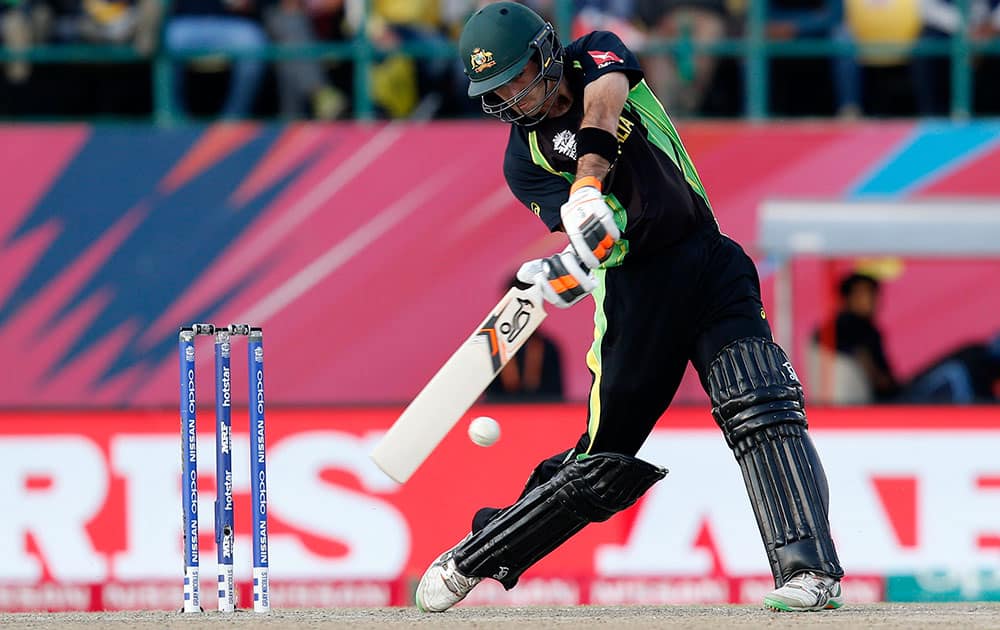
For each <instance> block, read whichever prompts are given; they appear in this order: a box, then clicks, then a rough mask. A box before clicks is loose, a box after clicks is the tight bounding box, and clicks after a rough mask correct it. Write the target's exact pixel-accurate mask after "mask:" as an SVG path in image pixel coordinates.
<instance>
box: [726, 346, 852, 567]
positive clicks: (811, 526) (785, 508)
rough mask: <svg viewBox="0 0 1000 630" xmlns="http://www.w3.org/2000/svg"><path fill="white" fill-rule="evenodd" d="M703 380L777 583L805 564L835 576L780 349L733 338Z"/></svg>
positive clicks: (819, 478) (795, 392) (795, 393)
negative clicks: (741, 477) (737, 464)
mask: <svg viewBox="0 0 1000 630" xmlns="http://www.w3.org/2000/svg"><path fill="white" fill-rule="evenodd" d="M708 383H709V397H710V398H711V400H712V414H713V415H714V416H715V421H716V422H717V423H718V425H719V427H720V428H721V429H722V432H723V433H724V434H725V436H726V441H727V442H728V443H729V446H730V448H731V449H732V450H733V454H734V455H735V456H736V461H737V462H738V463H739V465H740V469H741V470H742V471H743V480H744V482H745V483H746V487H747V493H748V494H749V495H750V504H751V507H753V511H754V515H755V516H756V517H757V526H758V528H759V529H760V534H761V538H762V539H763V541H764V547H765V549H766V551H767V557H768V560H769V561H770V563H771V572H772V573H773V575H774V582H775V584H776V585H777V586H781V585H782V584H784V583H785V582H787V581H788V579H789V578H791V577H792V576H793V575H795V574H796V573H799V572H801V571H807V570H808V571H819V572H821V573H826V574H827V575H831V576H833V577H837V578H839V577H841V576H842V575H843V574H844V571H843V569H842V568H841V567H840V561H839V560H838V559H837V551H836V549H835V548H834V545H833V540H832V538H831V536H830V524H829V520H828V516H827V512H828V509H829V493H828V490H827V483H826V475H825V474H824V472H823V467H822V465H821V464H820V461H819V457H818V456H817V454H816V450H815V447H814V446H813V444H812V441H811V440H810V438H809V434H808V432H807V429H806V415H805V407H804V405H803V399H802V387H801V385H799V382H798V379H797V378H796V375H795V371H794V370H793V369H792V364H791V362H789V361H788V357H787V356H786V355H785V353H784V351H783V350H782V349H781V347H779V346H778V345H776V344H774V343H772V342H770V341H767V340H766V339H756V338H750V339H741V340H739V341H736V342H734V343H731V344H729V345H728V346H726V347H725V348H723V349H722V350H721V351H720V352H719V354H718V355H717V356H716V357H715V360H713V361H712V365H711V366H710V367H709V375H708Z"/></svg>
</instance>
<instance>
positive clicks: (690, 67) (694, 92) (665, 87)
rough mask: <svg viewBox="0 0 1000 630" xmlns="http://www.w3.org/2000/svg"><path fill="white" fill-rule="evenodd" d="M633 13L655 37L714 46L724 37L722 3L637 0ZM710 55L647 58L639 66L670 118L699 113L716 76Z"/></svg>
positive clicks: (725, 18) (724, 12)
mask: <svg viewBox="0 0 1000 630" xmlns="http://www.w3.org/2000/svg"><path fill="white" fill-rule="evenodd" d="M636 11H637V13H638V16H639V19H640V20H641V21H642V23H643V24H645V25H646V29H647V31H648V33H649V35H650V36H652V37H655V38H667V39H681V40H690V41H693V42H694V43H696V44H713V43H715V42H718V41H719V40H721V39H723V38H724V37H725V36H726V24H727V12H726V4H725V0H637V2H636ZM716 60H717V58H716V56H715V55H710V54H697V55H694V56H693V57H692V56H690V55H687V54H678V55H648V56H646V57H644V58H643V60H642V65H643V70H644V71H645V74H646V81H647V82H648V83H649V84H650V87H651V88H652V89H653V92H654V93H656V94H659V95H660V97H661V98H663V99H664V103H663V105H664V107H665V108H666V110H667V111H669V112H670V113H671V115H675V116H688V115H692V114H696V113H698V110H699V108H700V106H701V104H702V101H703V100H704V99H705V95H706V92H707V90H708V88H709V86H710V85H711V83H712V78H713V76H714V74H715V68H716V65H717V61H716Z"/></svg>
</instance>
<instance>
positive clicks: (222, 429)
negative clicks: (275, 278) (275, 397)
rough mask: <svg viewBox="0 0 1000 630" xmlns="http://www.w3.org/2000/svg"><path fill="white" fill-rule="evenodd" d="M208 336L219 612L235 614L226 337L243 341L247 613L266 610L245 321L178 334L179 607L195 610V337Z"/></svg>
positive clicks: (263, 511)
mask: <svg viewBox="0 0 1000 630" xmlns="http://www.w3.org/2000/svg"><path fill="white" fill-rule="evenodd" d="M197 336H214V337H215V479H216V482H215V488H216V500H215V544H216V550H217V555H218V567H219V569H218V585H219V586H218V591H219V611H220V612H233V611H234V610H236V588H235V583H234V578H233V540H234V537H235V526H234V518H233V514H234V512H233V466H232V426H233V425H232V374H231V369H230V338H231V337H233V336H245V337H246V338H247V383H248V385H247V389H248V390H249V418H250V496H251V506H252V513H253V532H252V536H251V537H252V538H253V609H254V611H255V612H268V611H269V610H270V608H271V604H270V588H269V584H268V545H267V465H266V461H265V450H266V449H265V443H264V336H263V331H262V330H261V329H260V328H257V327H251V326H250V325H248V324H231V325H230V326H214V325H212V324H192V325H191V326H188V327H184V328H181V330H180V335H179V339H180V343H179V354H180V377H181V378H180V381H181V390H180V391H181V400H180V403H181V405H180V408H181V455H182V481H181V495H182V500H181V501H182V505H183V510H184V524H183V536H184V608H183V612H201V610H202V608H201V588H200V584H199V580H198V566H199V565H198V560H199V555H200V551H199V544H198V443H197V442H198V440H197V438H198V433H197V428H196V424H197V423H196V407H197V396H196V394H195V360H194V359H195V343H194V342H195V338H196V337H197Z"/></svg>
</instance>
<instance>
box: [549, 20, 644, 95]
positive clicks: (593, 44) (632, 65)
mask: <svg viewBox="0 0 1000 630" xmlns="http://www.w3.org/2000/svg"><path fill="white" fill-rule="evenodd" d="M566 53H567V55H566V56H567V57H568V59H569V61H570V63H573V64H579V65H580V67H581V69H582V70H583V80H584V83H590V82H592V81H594V80H596V79H597V78H598V77H601V76H604V75H605V74H608V73H609V72H623V73H625V76H627V77H628V84H629V87H630V88H631V87H635V85H636V84H637V83H639V81H641V80H642V77H643V75H642V66H640V65H639V59H638V58H636V56H635V54H633V53H632V51H631V50H629V49H628V48H626V47H625V44H623V43H622V40H621V39H619V38H618V36H617V35H615V34H614V33H610V32H608V31H594V32H593V33H590V34H589V35H584V36H583V37H581V38H580V39H578V40H576V41H574V42H573V43H571V44H570V45H569V46H567V47H566Z"/></svg>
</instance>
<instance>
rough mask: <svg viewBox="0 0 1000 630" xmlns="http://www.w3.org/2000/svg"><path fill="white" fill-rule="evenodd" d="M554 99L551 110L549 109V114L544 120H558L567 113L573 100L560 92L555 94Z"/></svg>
mask: <svg viewBox="0 0 1000 630" xmlns="http://www.w3.org/2000/svg"><path fill="white" fill-rule="evenodd" d="M554 98H555V99H556V100H555V102H554V103H552V108H551V109H549V114H548V116H546V118H558V117H560V116H562V115H563V114H565V113H567V112H568V111H569V110H570V108H571V107H572V106H573V99H571V98H570V97H569V96H567V95H565V94H563V93H562V92H556V94H555V97H554Z"/></svg>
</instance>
